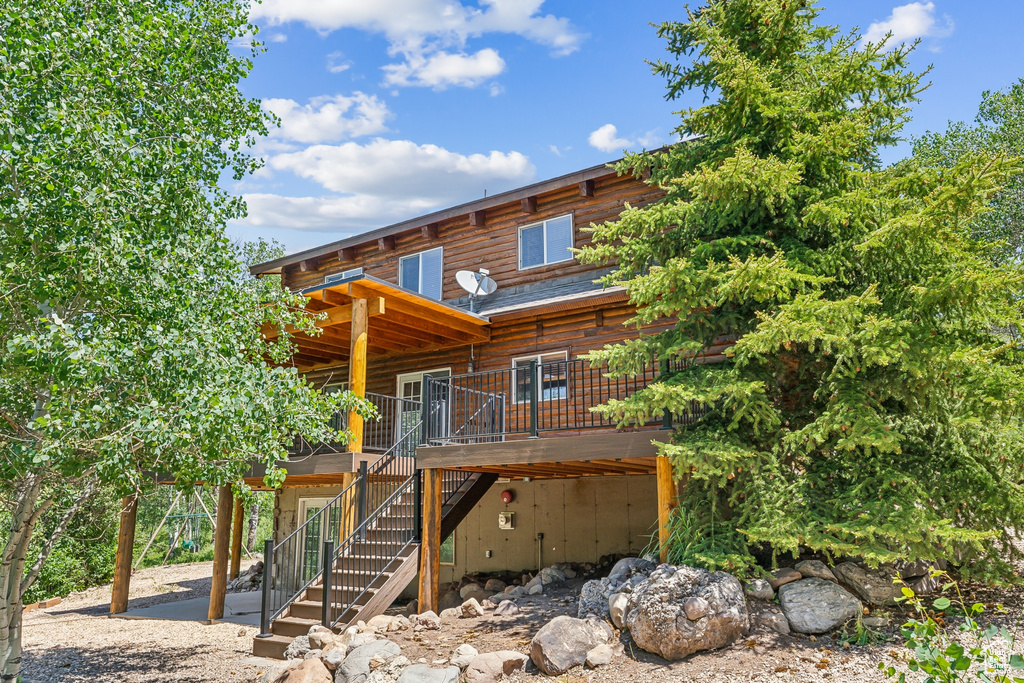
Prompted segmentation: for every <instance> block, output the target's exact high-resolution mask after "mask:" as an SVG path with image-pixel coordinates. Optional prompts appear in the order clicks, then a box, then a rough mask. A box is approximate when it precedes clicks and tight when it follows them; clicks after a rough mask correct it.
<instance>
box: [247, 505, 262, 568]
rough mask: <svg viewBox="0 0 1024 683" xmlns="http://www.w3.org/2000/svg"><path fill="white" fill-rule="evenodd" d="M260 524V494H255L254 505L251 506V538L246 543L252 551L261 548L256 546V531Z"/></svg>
mask: <svg viewBox="0 0 1024 683" xmlns="http://www.w3.org/2000/svg"><path fill="white" fill-rule="evenodd" d="M259 526H260V496H259V494H257V495H255V496H253V498H252V505H250V506H249V538H248V541H249V542H248V543H247V544H246V545H247V546H248V547H249V550H250V551H251V552H254V553H256V552H259V551H260V549H259V548H257V547H256V531H257V530H258V529H259Z"/></svg>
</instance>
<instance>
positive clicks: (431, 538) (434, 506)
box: [419, 468, 444, 613]
mask: <svg viewBox="0 0 1024 683" xmlns="http://www.w3.org/2000/svg"><path fill="white" fill-rule="evenodd" d="M443 472H444V470H442V469H437V468H431V469H426V470H423V539H422V541H421V544H420V601H419V611H420V612H426V611H427V610H432V611H433V612H434V613H437V612H438V603H439V602H440V595H438V593H439V592H440V576H439V575H440V571H441V503H442V502H443V494H442V492H441V482H442V478H441V475H442V473H443Z"/></svg>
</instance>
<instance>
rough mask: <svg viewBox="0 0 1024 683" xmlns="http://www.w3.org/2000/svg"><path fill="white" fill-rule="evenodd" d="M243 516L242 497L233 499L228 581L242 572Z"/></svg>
mask: <svg viewBox="0 0 1024 683" xmlns="http://www.w3.org/2000/svg"><path fill="white" fill-rule="evenodd" d="M244 516H245V506H244V505H242V497H241V496H237V497H236V498H235V513H234V515H233V516H232V518H231V571H230V572H228V580H229V581H234V580H235V579H237V578H238V575H239V574H240V573H241V571H242V522H243V519H242V518H243V517H244Z"/></svg>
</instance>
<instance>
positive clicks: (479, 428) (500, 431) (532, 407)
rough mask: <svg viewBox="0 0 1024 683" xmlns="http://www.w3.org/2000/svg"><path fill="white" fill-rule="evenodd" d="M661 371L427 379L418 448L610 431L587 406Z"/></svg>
mask: <svg viewBox="0 0 1024 683" xmlns="http://www.w3.org/2000/svg"><path fill="white" fill-rule="evenodd" d="M673 369H674V368H673ZM663 372H664V370H663V367H662V366H656V365H654V364H652V365H650V366H648V367H647V368H645V369H644V371H643V372H641V373H638V374H636V375H630V376H621V377H611V376H609V374H608V371H607V369H606V368H604V367H601V366H596V365H591V364H590V363H589V362H588V361H585V360H583V359H577V360H566V361H556V362H554V363H537V362H536V361H531V362H530V363H529V364H528V365H526V364H524V365H521V366H517V367H513V368H506V369H502V370H492V371H489V372H474V373H469V374H465V375H456V376H453V377H436V378H435V377H428V378H426V381H425V382H424V394H423V396H424V401H423V411H424V413H423V414H424V417H423V425H424V435H423V438H422V443H423V444H424V445H429V446H441V445H445V444H460V443H487V442H493V441H502V440H504V439H505V438H506V437H513V436H534V437H535V436H539V435H540V434H541V433H544V432H558V431H563V432H572V431H580V430H590V429H600V428H612V427H615V425H616V421H615V420H613V419H610V418H607V417H605V416H604V415H602V414H601V413H598V412H594V411H593V410H592V409H593V408H595V407H597V406H600V405H603V404H605V403H607V402H608V401H609V400H611V399H625V398H627V397H628V396H631V395H632V394H635V393H636V392H638V391H640V390H641V389H643V388H645V387H646V386H647V385H649V384H651V383H652V382H654V381H656V380H658V379H659V378H660V377H661V376H662V374H663ZM699 412H700V410H699V408H698V407H697V406H693V407H692V410H691V411H690V412H689V413H688V414H684V415H681V416H677V417H676V418H675V422H676V423H679V422H680V421H683V422H685V421H687V420H689V419H692V417H693V416H695V415H697V414H699ZM667 419H668V418H666V417H663V416H657V417H656V418H653V419H651V420H650V421H648V422H647V423H645V425H654V424H665V421H666V420H667ZM645 425H636V426H645Z"/></svg>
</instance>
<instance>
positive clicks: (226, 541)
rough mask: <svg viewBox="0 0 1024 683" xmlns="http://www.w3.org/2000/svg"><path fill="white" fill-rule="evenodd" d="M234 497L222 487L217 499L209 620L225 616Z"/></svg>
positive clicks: (228, 489) (228, 490)
mask: <svg viewBox="0 0 1024 683" xmlns="http://www.w3.org/2000/svg"><path fill="white" fill-rule="evenodd" d="M234 503H235V501H234V496H233V495H232V493H231V487H230V486H221V487H220V496H219V497H218V498H217V526H216V528H215V529H214V532H213V583H212V584H211V585H210V609H209V610H208V611H207V619H209V620H210V621H215V620H217V619H220V618H222V617H223V616H224V595H225V593H227V588H228V551H229V549H230V543H231V508H233V507H234Z"/></svg>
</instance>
